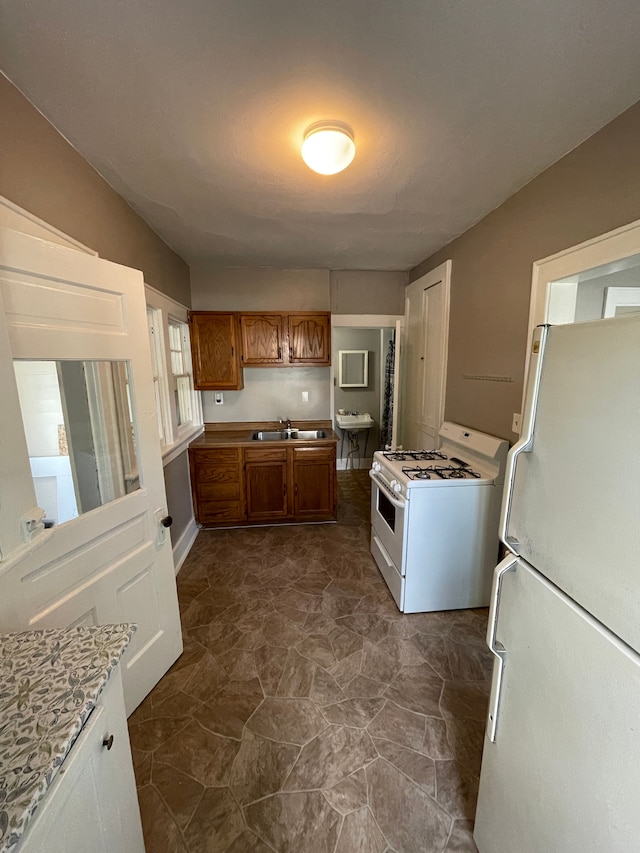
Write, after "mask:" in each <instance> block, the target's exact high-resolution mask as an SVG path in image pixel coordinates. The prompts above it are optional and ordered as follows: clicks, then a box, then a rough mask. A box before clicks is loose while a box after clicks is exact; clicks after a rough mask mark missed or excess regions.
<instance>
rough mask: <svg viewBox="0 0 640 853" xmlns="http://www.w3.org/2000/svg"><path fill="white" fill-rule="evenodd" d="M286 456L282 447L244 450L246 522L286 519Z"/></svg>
mask: <svg viewBox="0 0 640 853" xmlns="http://www.w3.org/2000/svg"><path fill="white" fill-rule="evenodd" d="M287 455H288V454H287V449H286V448H284V447H283V448H265V449H264V450H263V449H262V448H261V447H260V448H256V449H255V450H254V449H253V448H252V449H251V450H245V451H244V481H245V485H246V495H247V521H249V522H254V523H260V522H269V521H279V520H282V519H284V518H288V517H289V515H290V513H289V495H288V492H289V489H288V485H289V482H288V481H289V470H288V469H289V465H288V459H287Z"/></svg>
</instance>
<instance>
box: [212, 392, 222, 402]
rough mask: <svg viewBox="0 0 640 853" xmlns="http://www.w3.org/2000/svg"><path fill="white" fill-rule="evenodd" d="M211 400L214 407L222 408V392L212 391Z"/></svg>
mask: <svg viewBox="0 0 640 853" xmlns="http://www.w3.org/2000/svg"><path fill="white" fill-rule="evenodd" d="M213 399H214V402H215V404H216V406H222V405H223V404H224V397H223V396H222V391H214V393H213Z"/></svg>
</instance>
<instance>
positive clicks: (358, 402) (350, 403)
mask: <svg viewBox="0 0 640 853" xmlns="http://www.w3.org/2000/svg"><path fill="white" fill-rule="evenodd" d="M333 332H334V333H333V342H332V351H333V363H334V365H335V375H336V385H335V388H334V391H333V395H334V397H333V400H334V409H335V410H336V412H337V411H338V409H346V410H347V411H355V412H369V414H370V415H371V417H372V418H373V420H374V421H375V424H374V426H372V427H371V429H370V430H369V436H368V441H367V456H371V453H372V452H373V451H374V450H377V449H378V444H379V442H380V359H381V353H380V348H381V334H380V329H354V328H350V327H348V326H338V327H337V328H335V329H334V330H333ZM341 349H363V350H367V352H368V353H369V384H368V386H367V388H341V387H340V385H339V384H338V352H339V351H340V350H341ZM334 414H335V413H334ZM336 432H337V433H338V435H340V434H341V432H340V430H339V429H336ZM358 440H359V442H360V448H361V454H362V455H363V458H364V447H365V435H364V433H361V434H360V435H359V438H358ZM341 444H342V443H341ZM341 444H339V445H338V453H339V454H340V449H341ZM348 444H349V442H348V441H347V439H346V438H345V441H344V447H343V450H342V458H344V457H346V455H347V451H348V450H349V447H348Z"/></svg>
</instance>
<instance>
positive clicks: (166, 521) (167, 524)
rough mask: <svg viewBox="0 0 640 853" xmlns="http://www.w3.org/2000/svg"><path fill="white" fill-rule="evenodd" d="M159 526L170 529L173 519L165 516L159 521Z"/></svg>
mask: <svg viewBox="0 0 640 853" xmlns="http://www.w3.org/2000/svg"><path fill="white" fill-rule="evenodd" d="M160 524H161V525H162V526H163V527H171V525H172V524H173V518H171V516H170V515H165V517H164V518H161V519H160Z"/></svg>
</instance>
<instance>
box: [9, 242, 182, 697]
mask: <svg viewBox="0 0 640 853" xmlns="http://www.w3.org/2000/svg"><path fill="white" fill-rule="evenodd" d="M0 300H1V302H0V308H1V309H2V310H0V379H1V380H2V387H3V406H2V429H1V430H0V432H1V436H2V437H1V439H0V474H1V475H2V476H0V583H1V584H2V589H3V595H2V597H1V598H0V630H2V631H13V630H25V629H33V628H47V627H53V626H67V625H77V624H103V623H110V622H135V623H136V624H137V625H138V630H137V632H136V634H135V637H134V640H133V642H132V644H131V646H130V647H129V649H128V650H127V653H126V655H125V658H124V661H123V683H124V692H125V704H126V707H127V712H128V713H130V712H131V711H132V710H133V709H134V708H135V707H136V706H137V705H138V704H139V702H140V701H141V700H142V699H143V698H144V696H145V695H146V694H147V693H148V692H149V690H151V688H152V687H153V686H154V684H155V683H156V682H157V681H158V680H159V679H160V678H161V677H162V675H163V674H164V673H165V672H166V670H167V669H168V668H169V666H171V664H172V663H173V662H174V661H175V659H176V658H177V657H178V656H179V654H180V653H181V651H182V639H181V631H180V617H179V611H178V603H177V595H176V585H175V575H174V568H173V558H172V551H171V542H170V537H169V535H168V531H167V530H166V528H165V527H164V526H163V525H162V524H161V523H160V520H161V519H163V518H165V517H166V499H165V492H164V479H163V472H162V460H161V455H160V444H159V438H158V432H157V419H156V413H155V399H154V392H153V382H152V374H151V363H150V355H149V345H148V339H147V334H146V307H145V299H144V286H143V280H142V274H141V273H140V272H139V271H137V270H131V269H128V268H126V267H122V266H119V265H117V264H113V263H110V262H108V261H104V260H100V259H98V258H95V257H91V256H89V255H86V254H83V253H80V252H77V251H74V250H72V249H66V248H62V247H60V246H58V245H55V244H53V243H48V242H45V241H42V240H39V239H37V238H35V237H30V236H27V235H25V234H21V233H18V232H15V231H12V230H10V229H6V228H0ZM14 360H21V361H22V360H24V361H27V362H40V363H43V364H44V363H46V362H52V361H53V362H55V363H56V365H57V366H58V372H59V373H60V374H65V373H69V372H71V373H73V372H74V371H73V369H72V368H73V367H74V366H75V367H77V368H78V370H76V371H75V372H82V371H81V369H80V366H81V365H82V364H83V363H89V362H91V363H92V364H96V363H97V364H98V365H99V366H100V367H101V369H104V367H105V365H106V364H107V363H111V365H113V370H114V375H115V374H123V373H126V375H127V376H128V386H127V388H126V396H127V397H128V399H129V400H130V409H131V412H130V423H129V424H128V425H127V424H126V423H125V422H124V421H126V420H127V419H126V418H125V419H124V420H123V417H122V412H121V413H120V428H121V429H122V428H127V426H128V427H131V426H132V427H133V433H132V436H129V438H132V439H133V441H132V442H131V441H129V442H125V444H128V445H129V446H128V456H127V454H125V458H124V461H123V466H122V467H123V470H125V471H126V475H125V476H124V480H125V481H126V482H125V485H124V486H123V488H121V489H120V490H119V491H117V492H116V493H115V497H114V496H113V495H110V496H107V497H106V498H104V499H103V503H102V505H97V506H95V505H92V507H89V508H87V509H86V511H84V512H81V513H80V514H79V515H78V517H77V518H74V519H73V520H71V521H67V522H65V523H63V524H59V525H55V526H53V527H52V528H51V529H47V530H42V529H41V525H39V524H38V519H39V515H38V511H37V509H36V507H35V504H36V498H35V492H34V487H33V481H32V479H31V470H30V465H29V458H28V450H27V440H26V437H25V431H24V428H23V419H22V414H21V410H20V402H19V397H18V393H17V386H16V374H15V372H14ZM85 372H87V373H89V372H90V371H85ZM91 387H92V389H93V391H94V392H95V389H96V388H97V387H100V386H99V384H96V383H94V384H93V385H92V386H91ZM68 402H69V400H68V399H67V403H68ZM95 402H96V401H95V400H93V404H95ZM81 408H82V407H81V406H80V405H78V406H76V410H79V409H81ZM114 418H115V415H114V416H113V417H111V418H110V419H109V426H110V428H111V429H114V428H115V426H114V424H115V421H114ZM100 420H101V419H100V418H96V417H93V418H92V421H93V422H94V426H93V429H94V430H95V428H96V427H95V423H96V422H100ZM66 425H67V429H69V428H70V427H69V423H67V424H66ZM82 426H83V425H82V424H81V423H79V422H78V421H77V420H76V422H75V423H74V426H73V429H74V430H75V436H74V438H76V439H77V441H76V446H77V447H78V446H81V449H82V451H83V452H82V453H81V452H80V451H78V452H77V453H76V457H75V467H78V466H79V465H80V464H81V463H83V462H86V459H87V454H86V453H84V450H85V448H84V447H83V446H82V445H83V441H82V436H81V433H82ZM94 437H95V438H99V439H100V441H95V442H94V443H93V444H94V445H95V446H96V447H97V448H98V450H95V449H94V452H95V453H98V452H99V451H100V448H101V451H100V452H102V453H103V454H104V453H105V448H110V447H111V446H112V442H111V437H108V440H107V438H105V436H103V435H97V434H96V433H95V432H94ZM132 447H133V448H135V459H136V460H137V470H133V471H132V470H128V471H127V470H126V469H127V468H129V469H130V468H131V467H132V457H131V450H132ZM107 452H109V451H107ZM97 461H98V460H97V458H96V459H94V458H93V457H91V454H89V467H91V465H93V464H95V465H96V467H99V466H98V465H97ZM109 461H110V460H108V459H107V460H105V459H104V458H103V459H102V463H103V473H104V470H105V469H104V464H105V463H108V462H109ZM73 467H74V465H72V468H73ZM113 470H116V466H114V468H113ZM103 479H104V477H103ZM109 480H110V481H113V482H115V480H114V479H113V476H111V477H110V478H109ZM80 497H81V498H82V495H81V496H80ZM81 502H82V500H80V503H81ZM98 503H99V502H98Z"/></svg>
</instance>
